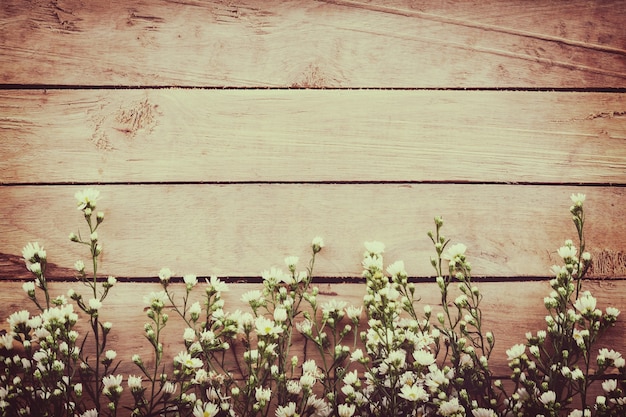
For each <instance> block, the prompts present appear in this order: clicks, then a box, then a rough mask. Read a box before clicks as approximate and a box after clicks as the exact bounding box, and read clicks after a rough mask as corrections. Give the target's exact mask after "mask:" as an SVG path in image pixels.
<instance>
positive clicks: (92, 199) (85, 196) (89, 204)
mask: <svg viewBox="0 0 626 417" xmlns="http://www.w3.org/2000/svg"><path fill="white" fill-rule="evenodd" d="M74 198H76V200H77V206H78V210H85V209H91V210H93V209H95V208H96V202H97V201H98V198H100V191H98V190H95V189H93V188H86V189H84V190H82V191H77V192H76V193H75V194H74Z"/></svg>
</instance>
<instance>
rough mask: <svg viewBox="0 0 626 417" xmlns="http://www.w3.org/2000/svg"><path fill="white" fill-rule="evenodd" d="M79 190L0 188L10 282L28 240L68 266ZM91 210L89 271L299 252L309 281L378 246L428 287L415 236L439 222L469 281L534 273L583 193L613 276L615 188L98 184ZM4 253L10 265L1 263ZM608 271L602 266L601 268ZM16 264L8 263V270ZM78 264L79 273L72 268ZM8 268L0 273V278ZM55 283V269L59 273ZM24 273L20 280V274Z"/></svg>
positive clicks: (619, 198) (231, 265) (422, 245)
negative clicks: (98, 258)
mask: <svg viewBox="0 0 626 417" xmlns="http://www.w3.org/2000/svg"><path fill="white" fill-rule="evenodd" d="M81 188H83V187H82V186H3V187H0V213H3V216H4V219H3V221H2V222H1V223H0V236H2V238H1V239H0V253H3V254H5V255H4V257H5V260H4V261H3V263H4V264H5V265H3V266H2V267H0V274H2V277H4V278H15V277H20V276H24V274H26V272H25V271H24V269H23V267H22V266H21V265H20V268H18V269H17V270H16V268H15V263H16V257H17V256H19V255H20V254H21V249H22V247H23V246H24V245H25V244H26V243H27V242H29V241H39V243H41V244H43V245H44V246H45V247H46V249H47V252H48V257H49V261H50V262H52V263H55V264H57V265H58V266H59V267H62V268H72V266H73V265H74V262H75V261H76V260H77V259H85V257H87V256H88V253H86V252H85V248H84V247H83V246H82V245H77V244H75V243H72V242H70V241H69V240H68V237H67V236H68V234H69V233H70V232H79V231H82V232H83V234H84V233H85V228H86V225H85V223H84V220H83V219H82V215H81V213H80V212H79V211H78V210H76V209H75V208H74V207H75V202H74V199H73V195H74V192H75V191H77V190H79V189H81ZM97 188H98V189H99V190H100V191H101V197H102V198H101V202H100V203H99V204H98V210H103V211H104V212H105V213H106V220H105V223H103V224H102V225H101V227H100V229H99V236H100V242H101V243H102V244H103V246H104V251H103V258H102V265H101V269H100V271H101V272H102V273H103V274H112V275H116V276H118V277H155V276H156V275H157V273H158V271H159V269H160V268H161V267H164V266H167V267H170V268H171V269H172V270H174V271H176V272H177V273H180V274H185V273H195V274H198V275H211V274H217V275H220V276H231V277H255V276H259V275H260V273H261V272H262V271H263V270H266V269H269V268H270V267H271V266H274V265H276V266H281V265H282V264H283V259H284V257H286V256H289V255H296V256H300V257H301V259H303V262H304V259H306V258H307V257H308V254H309V253H310V247H309V245H310V242H311V239H312V238H313V237H315V236H322V237H323V238H324V239H325V242H326V244H327V247H326V248H325V249H324V253H323V254H322V256H320V259H319V261H318V263H317V272H318V275H319V276H326V277H359V276H360V275H361V272H362V269H361V266H360V263H361V257H362V252H363V242H365V241H370V240H379V241H382V242H384V243H385V244H386V247H387V250H386V260H387V262H389V263H391V262H393V261H395V260H400V259H401V260H404V261H405V263H406V265H407V271H408V272H409V274H410V275H412V276H426V277H427V276H432V275H433V270H432V267H431V265H430V257H431V256H432V255H433V254H434V250H433V249H432V246H431V243H430V241H429V239H428V237H427V236H426V233H427V231H429V230H432V229H433V227H434V225H433V218H434V216H437V215H442V216H443V218H444V220H445V221H446V226H445V230H444V232H445V235H446V236H448V237H449V238H452V240H453V241H454V242H463V243H465V244H466V245H467V246H468V247H469V250H468V254H469V257H470V259H471V262H472V264H473V272H474V274H475V275H477V276H495V277H519V276H548V275H550V274H549V272H548V271H549V268H550V266H551V265H552V264H554V263H556V262H557V260H558V259H557V258H558V256H557V255H556V249H557V248H558V247H560V246H561V245H562V244H563V241H564V240H565V239H568V238H570V239H574V238H575V236H576V232H575V229H574V226H573V225H572V224H571V220H570V214H569V211H568V209H569V205H570V200H569V196H570V194H571V193H574V192H576V193H578V192H582V193H586V194H587V202H586V206H587V207H588V209H587V225H586V230H587V242H588V243H587V245H588V250H589V251H592V253H593V254H594V255H595V257H596V258H597V259H599V260H601V261H602V264H601V268H598V269H597V271H596V273H597V276H610V277H616V276H622V277H623V276H626V274H625V272H626V265H624V255H623V254H624V253H626V224H625V223H624V222H623V221H622V216H623V207H624V204H625V203H626V188H624V187H567V186H561V187H559V186H551V187H547V186H519V185H517V186H516V185H460V184H457V185H455V184H362V185H359V184H335V185H333V184H221V185H211V184H190V185H107V186H104V185H103V186H99V187H97ZM11 255H12V256H13V257H11ZM612 262H614V263H613V264H611V263H612ZM18 263H20V264H21V262H19V261H18ZM86 263H87V262H86ZM11 265H13V266H12V267H10V266H11ZM59 271H60V272H59V273H60V274H61V275H60V276H57V277H63V276H65V277H67V274H66V273H65V274H64V275H63V269H60V270H59ZM26 275H27V274H26Z"/></svg>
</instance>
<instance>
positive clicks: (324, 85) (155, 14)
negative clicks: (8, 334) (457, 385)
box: [0, 0, 626, 374]
mask: <svg viewBox="0 0 626 417" xmlns="http://www.w3.org/2000/svg"><path fill="white" fill-rule="evenodd" d="M430 3H433V4H430ZM624 21H626V2H625V1H623V0H613V1H600V0H597V1H586V0H585V1H583V0H574V1H569V2H554V1H547V0H539V1H535V2H532V4H529V3H528V2H523V1H518V0H505V1H495V0H493V1H492V0H489V1H461V2H419V3H418V2H413V1H408V0H376V1H368V2H364V1H363V2H361V1H342V0H328V1H304V0H289V1H277V0H269V1H260V0H238V1H236V2H225V1H209V0H207V1H199V0H198V1H196V0H186V1H144V0H128V1H121V0H112V1H109V2H100V1H95V0H91V1H78V0H53V1H38V0H29V1H22V0H4V1H3V2H2V4H0V155H1V158H0V215H1V218H2V221H1V222H0V320H1V321H2V323H5V318H6V317H8V315H9V314H10V313H11V312H12V311H14V310H15V309H19V308H24V307H26V306H27V302H26V301H27V300H25V298H24V295H23V294H22V291H21V284H22V282H23V280H24V279H27V278H28V274H27V273H26V271H25V270H24V267H23V261H22V260H21V259H20V253H21V248H22V247H23V246H24V245H25V244H26V242H28V241H35V240H37V241H39V242H41V243H43V244H44V245H45V247H46V249H47V251H48V254H49V258H50V261H51V262H53V263H54V265H53V266H52V267H51V269H50V275H51V278H52V279H53V280H54V281H57V282H53V284H52V286H53V289H54V291H58V293H64V292H65V291H66V290H67V288H68V287H69V286H71V285H73V284H71V283H68V282H65V280H66V279H67V278H70V277H71V276H72V272H71V268H72V265H73V263H74V261H75V260H76V259H78V258H83V259H84V253H81V252H80V248H79V247H78V245H74V244H72V243H71V242H69V241H68V239H67V236H68V234H69V232H72V231H74V232H76V231H78V230H79V228H82V226H83V225H82V224H81V222H82V219H81V216H80V213H79V212H77V211H76V210H75V209H74V203H73V194H74V192H75V191H76V190H78V189H82V188H84V187H87V186H92V185H96V186H97V188H98V189H99V190H100V191H101V193H102V201H101V202H100V204H99V209H103V210H104V211H105V212H106V215H107V220H106V222H105V223H104V224H103V225H102V228H101V229H100V231H99V233H100V236H101V240H102V242H103V243H104V252H103V263H102V270H101V271H102V273H103V274H114V275H116V276H118V277H121V278H124V280H123V281H124V282H123V283H122V284H120V285H119V287H118V288H114V290H113V292H112V297H113V298H112V299H111V300H112V301H111V305H112V307H111V309H110V313H109V314H110V315H111V317H110V319H111V321H114V323H116V327H115V331H114V333H115V335H113V336H112V337H113V338H114V339H113V340H115V341H116V343H117V344H118V351H119V352H120V354H121V355H122V356H123V355H126V357H127V358H130V356H131V355H132V354H133V353H136V352H139V353H141V352H145V351H146V349H147V343H144V341H143V340H141V339H140V338H137V337H134V338H133V337H126V335H129V334H131V335H136V334H138V332H140V331H141V326H142V323H143V319H142V315H143V311H142V306H141V305H139V304H138V302H140V301H139V300H140V298H139V299H138V298H137V297H136V294H138V293H144V294H147V293H149V292H150V291H152V290H154V288H155V285H156V284H155V283H154V280H155V276H156V274H157V272H158V270H159V269H160V268H161V267H162V266H169V267H170V268H172V269H173V270H175V271H176V272H177V273H179V274H184V273H197V274H198V275H210V274H218V275H220V276H223V277H230V278H232V279H233V280H234V281H236V283H234V284H233V286H234V287H233V291H232V294H231V296H230V297H231V298H230V299H229V300H230V301H231V302H232V305H231V307H232V309H235V308H237V307H240V308H241V307H242V306H241V305H239V301H238V299H239V298H238V296H237V295H238V294H241V293H242V292H244V291H246V290H247V289H249V288H251V287H255V286H257V285H258V284H254V283H247V282H248V281H254V279H256V278H258V276H259V274H260V272H261V271H262V270H264V269H268V268H269V267H271V266H273V265H280V264H282V259H283V258H284V257H285V256H287V255H300V256H301V258H305V257H306V254H307V251H308V244H309V242H310V240H311V238H313V237H314V236H317V235H320V236H323V237H324V239H325V241H326V243H327V247H326V248H325V249H324V252H323V253H322V254H321V255H320V258H319V262H318V274H317V276H318V277H320V278H321V279H323V284H322V288H323V292H324V293H325V294H326V297H340V298H342V299H346V300H348V301H350V302H354V303H357V302H358V301H359V299H360V297H361V295H362V293H363V292H364V287H363V284H362V283H358V281H356V283H353V282H350V279H352V278H355V277H358V276H359V275H360V256H361V254H362V246H361V245H362V242H363V241H365V240H381V241H383V242H385V243H386V246H387V252H386V259H387V260H388V261H389V262H391V261H393V260H397V259H403V260H404V261H405V262H406V265H407V270H408V272H409V274H410V275H411V276H412V277H415V278H418V280H420V281H428V280H429V279H430V278H429V277H430V276H431V275H432V273H433V272H432V270H431V268H430V265H429V257H430V254H431V253H432V250H431V248H430V245H429V241H428V238H427V237H426V235H425V233H426V232H427V231H428V230H430V229H431V228H432V218H433V217H434V216H436V215H443V216H444V219H445V220H446V229H445V233H446V235H447V236H449V237H451V238H453V239H454V240H455V241H459V242H463V243H465V244H467V245H468V247H469V249H468V254H469V256H470V259H471V261H472V263H473V265H474V272H475V273H476V275H478V276H481V277H485V278H486V280H484V281H486V282H481V283H480V285H481V288H483V291H484V292H485V313H484V314H485V316H486V317H487V320H488V321H489V325H490V326H491V327H492V328H493V329H494V332H495V333H496V338H497V340H498V342H497V343H498V345H497V346H498V347H497V349H498V353H497V354H496V358H497V363H495V364H494V369H497V372H499V373H502V374H505V373H506V364H505V355H504V351H505V349H507V348H508V347H510V346H511V345H512V344H514V343H518V342H520V341H522V340H523V339H524V333H525V331H526V330H529V329H535V330H536V329H538V328H539V327H540V326H542V325H543V315H544V313H543V311H544V308H543V304H542V299H543V297H544V296H545V295H546V294H547V293H548V292H549V286H548V284H547V279H548V278H549V276H548V275H549V273H548V268H549V267H550V265H551V264H553V263H554V262H556V261H557V259H556V258H557V256H556V252H555V251H556V249H557V247H558V246H559V245H561V244H562V241H563V240H564V239H566V238H572V237H574V235H575V231H574V229H573V226H572V225H571V222H570V219H569V214H568V211H567V210H568V207H569V195H570V194H571V193H577V192H584V193H585V194H587V204H586V205H587V207H588V213H587V215H588V217H587V220H588V247H589V249H590V250H591V251H592V253H593V254H594V265H593V271H592V276H593V278H594V280H592V281H591V282H589V283H588V284H587V285H589V288H591V289H592V290H593V291H594V294H595V295H596V296H598V298H599V300H600V303H601V305H602V306H605V305H608V304H611V305H614V306H616V307H618V308H620V309H621V310H623V311H626V233H625V232H626V222H624V220H623V218H624V207H625V204H626V96H625V95H624V92H625V91H626V27H625V26H624V25H623V22H624ZM334 280H337V282H341V283H335V282H334ZM434 288H435V287H434V286H433V285H432V283H429V282H424V283H420V284H419V291H421V293H422V294H423V296H424V299H425V300H426V301H428V300H432V301H428V302H431V303H432V304H433V305H436V300H437V297H436V290H435V289H434ZM3 326H6V324H2V325H0V328H2V327H3ZM614 330H615V331H614V332H612V335H611V336H610V337H607V339H606V343H607V344H611V345H612V346H614V347H615V348H616V349H618V350H620V349H621V350H624V349H626V345H625V342H624V341H625V340H626V339H625V335H626V325H624V324H623V322H622V321H620V322H618V325H617V327H616V328H615V329H614ZM179 339H180V337H179V336H177V335H172V337H171V339H168V343H170V345H169V346H168V347H170V348H171V349H170V353H171V354H176V353H177V352H178V348H177V346H178V347H180V346H182V345H181V344H180V343H179ZM124 366H126V365H124ZM128 366H130V365H128ZM131 368H132V367H131ZM131 368H126V367H125V368H124V371H126V370H128V372H132V370H131Z"/></svg>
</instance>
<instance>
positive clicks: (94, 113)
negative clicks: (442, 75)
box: [0, 89, 626, 184]
mask: <svg viewBox="0 0 626 417" xmlns="http://www.w3.org/2000/svg"><path fill="white" fill-rule="evenodd" d="M625 120H626V96H625V95H623V94H606V93H547V92H521V91H517V92H513V91H395V90H394V91H389V90H383V91H373V90H362V91H343V90H341V91H336V90H335V91H330V90H204V89H198V90H187V89H165V90H69V91H65V90H62V91H59V90H48V91H40V90H32V91H8V90H4V91H1V90H0V131H1V132H2V136H3V137H2V140H0V153H1V154H2V159H1V160H0V183H54V182H62V183H65V182H170V181H185V182H186V181H196V182H197V181H202V182H233V181H305V182H311V181H312V182H319V181H333V182H336V181H457V182H467V181H476V182H537V183H557V184H560V183H592V184H594V183H600V184H603V183H607V184H625V183H626V175H625V172H626V123H624V121H625ZM173 155H176V157H175V158H173V157H172V156H173Z"/></svg>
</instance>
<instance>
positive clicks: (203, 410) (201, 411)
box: [193, 403, 220, 417]
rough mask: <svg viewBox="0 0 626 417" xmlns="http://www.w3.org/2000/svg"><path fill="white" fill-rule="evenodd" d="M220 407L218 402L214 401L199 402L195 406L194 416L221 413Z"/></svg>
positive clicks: (206, 416)
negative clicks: (214, 402)
mask: <svg viewBox="0 0 626 417" xmlns="http://www.w3.org/2000/svg"><path fill="white" fill-rule="evenodd" d="M219 411H220V409H219V407H218V406H217V405H216V404H213V403H204V404H201V403H198V404H196V406H195V407H194V408H193V416H194V417H214V416H216V415H217V413H219Z"/></svg>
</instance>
